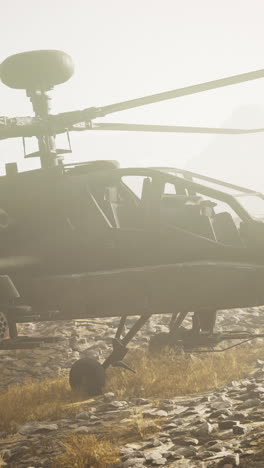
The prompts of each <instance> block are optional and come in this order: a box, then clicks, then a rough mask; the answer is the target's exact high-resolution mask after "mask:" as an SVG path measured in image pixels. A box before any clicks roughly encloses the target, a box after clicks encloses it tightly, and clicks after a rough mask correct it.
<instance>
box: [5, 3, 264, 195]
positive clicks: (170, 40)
mask: <svg viewBox="0 0 264 468" xmlns="http://www.w3.org/2000/svg"><path fill="white" fill-rule="evenodd" d="M263 14H264V4H263V1H262V0H251V1H250V0H231V1H230V0H222V1H221V2H217V1H215V0H199V1H197V0H185V1H183V0H163V1H161V0H133V1H132V0H97V1H90V0H75V1H74V2H73V1H69V0H45V1H44V2H41V1H35V0H34V1H33V0H23V1H21V0H13V1H12V2H2V5H1V19H0V26H1V39H2V40H1V57H0V61H2V60H4V59H5V58H6V57H7V56H9V55H11V54H14V53H17V52H21V51H26V50H32V49H49V48H50V49H61V50H64V51H65V52H67V53H69V54H70V55H71V56H72V58H73V60H74V63H75V75H74V77H73V78H72V79H71V80H70V81H69V82H67V83H66V84H63V85H61V86H58V87H56V88H55V89H54V90H53V91H52V96H53V104H52V111H53V112H54V113H57V112H63V111H67V110H74V109H76V110H77V109H83V108H86V107H90V106H103V105H107V104H112V103H115V102H119V101H122V100H127V99H133V98H137V97H141V96H144V95H148V94H153V93H158V92H162V91H167V90H171V89H176V88H180V87H184V86H187V85H191V84H195V83H200V82H203V81H209V80H214V79H218V78H222V77H225V76H229V75H235V74H238V73H244V72H248V71H253V70H257V69H262V68H264V52H263V43H264V41H263V39H264V31H263V16H264V15H263ZM0 103H1V110H0V115H6V116H8V117H13V116H19V115H31V114H32V110H31V106H30V102H29V101H28V99H27V98H26V96H25V92H24V91H18V90H12V89H9V88H7V87H6V86H4V85H3V84H2V85H1V86H0ZM101 121H105V122H129V123H153V124H164V125H166V124H167V125H192V126H194V125H197V126H216V127H221V126H224V125H226V126H231V127H234V128H243V127H244V128H251V127H264V79H260V80H257V81H253V82H250V83H246V84H239V85H236V86H230V87H228V88H223V89H219V90H215V91H208V92H205V93H200V94H197V95H193V96H187V97H183V98H179V99H175V100H171V101H168V102H164V103H160V104H154V105H149V106H146V107H144V108H138V109H134V110H129V111H125V112H120V113H116V114H113V115H112V116H107V117H105V118H104V119H101ZM71 142H72V147H73V154H72V155H71V156H70V157H69V156H68V157H67V158H66V160H67V161H80V160H82V161H83V160H95V159H117V160H119V161H120V163H121V165H122V166H148V165H157V166H158V165H172V166H176V167H186V166H187V167H188V168H191V169H192V168H193V169H194V170H196V171H203V172H205V173H208V174H212V175H213V176H216V177H219V178H223V179H226V180H233V181H234V182H237V183H241V184H244V185H248V186H251V187H254V186H255V187H256V188H257V189H259V190H262V191H263V192H264V134H263V135H262V134H257V135H254V134H253V135H248V136H245V135H242V136H217V137H214V136H208V135H184V134H162V135H160V134H152V133H146V134H142V133H122V132H113V133H111V132H98V133H95V132H94V133H93V132H89V133H85V134H84V133H82V134H79V133H78V134H72V136H71ZM34 144H36V143H35V142H31V141H29V140H27V145H28V150H31V149H32V147H33V148H34V146H32V145H34ZM63 145H67V140H66V137H65V136H60V137H59V138H58V146H59V147H63ZM1 148H2V151H1V166H0V173H4V163H5V162H7V161H15V160H18V162H19V167H20V169H22V170H25V169H28V168H31V167H35V166H36V161H32V160H28V161H23V147H22V142H21V140H18V139H17V140H13V141H11V140H7V141H2V142H1Z"/></svg>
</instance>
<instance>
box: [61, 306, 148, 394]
mask: <svg viewBox="0 0 264 468" xmlns="http://www.w3.org/2000/svg"><path fill="white" fill-rule="evenodd" d="M150 316H151V314H144V315H142V316H141V317H140V318H139V319H138V320H137V321H136V322H135V323H134V325H133V326H132V327H131V329H130V330H129V331H128V332H127V334H126V335H125V336H124V337H123V338H121V336H122V333H123V331H124V327H125V322H126V317H121V319H120V323H119V326H118V329H117V332H116V336H115V338H113V351H112V353H111V354H110V355H109V356H108V358H106V360H105V361H104V362H103V364H100V363H99V362H98V361H97V360H96V359H92V358H88V357H87V358H86V357H85V358H82V359H79V360H78V361H76V362H75V363H74V364H73V366H72V368H71V370H70V377H69V382H70V386H71V388H72V390H75V391H76V390H77V391H79V392H80V393H82V394H84V395H86V396H94V395H99V394H101V393H103V389H104V386H105V380H106V375H105V373H106V369H107V368H108V367H109V366H113V367H121V368H123V369H127V370H129V371H131V372H135V371H134V370H133V369H131V367H129V366H128V365H127V364H126V363H125V362H123V358H124V357H125V356H126V354H127V352H128V348H127V345H128V343H129V342H130V341H131V340H132V339H133V338H134V336H135V335H136V334H137V332H138V331H139V330H140V329H141V328H142V327H143V325H145V323H146V322H147V321H148V319H149V318H150Z"/></svg>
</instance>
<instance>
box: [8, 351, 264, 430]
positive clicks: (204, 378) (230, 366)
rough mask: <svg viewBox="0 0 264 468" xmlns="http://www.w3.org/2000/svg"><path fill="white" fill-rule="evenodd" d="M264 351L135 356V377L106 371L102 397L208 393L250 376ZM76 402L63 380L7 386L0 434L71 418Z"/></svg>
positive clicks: (132, 357) (132, 355) (131, 357)
mask: <svg viewBox="0 0 264 468" xmlns="http://www.w3.org/2000/svg"><path fill="white" fill-rule="evenodd" d="M263 351H264V346H263V345H262V346H257V347H240V348H236V349H234V350H232V351H227V352H225V353H221V354H203V355H198V357H192V356H189V355H184V356H180V355H179V354H177V353H175V352H172V351H168V352H166V353H163V354H162V355H161V356H159V357H158V358H154V357H151V356H149V355H148V353H143V352H142V351H133V352H131V353H130V355H128V358H127V362H129V364H130V365H131V367H135V368H136V370H137V374H136V375H134V374H131V373H130V372H127V371H123V370H121V369H118V368H115V369H114V368H112V369H110V370H109V380H108V384H107V388H106V391H113V392H115V394H116V395H117V397H118V398H131V397H146V398H156V399H159V398H173V397H176V396H181V395H187V394H193V393H197V392H202V391H207V390H212V389H215V388H217V387H219V386H221V385H224V384H225V383H227V382H230V381H231V380H236V379H239V378H241V377H243V376H245V375H246V374H248V372H249V371H250V370H251V369H252V368H253V363H254V361H255V360H256V359H257V358H258V357H260V356H262V355H263ZM76 401H78V396H77V395H74V394H72V392H71V389H70V387H69V384H68V382H67V379H66V378H58V379H53V380H52V379H47V380H43V381H40V382H39V381H27V382H25V383H24V384H23V385H17V386H10V387H9V389H8V390H7V391H5V392H2V393H1V394H0V431H6V432H12V431H15V430H17V426H18V425H20V424H24V423H25V422H27V421H35V420H38V421H41V420H47V419H50V420H52V419H59V418H61V417H64V416H66V415H69V414H74V413H76V412H78V411H79V410H80V407H79V406H75V405H74V404H73V405H72V403H73V402H76Z"/></svg>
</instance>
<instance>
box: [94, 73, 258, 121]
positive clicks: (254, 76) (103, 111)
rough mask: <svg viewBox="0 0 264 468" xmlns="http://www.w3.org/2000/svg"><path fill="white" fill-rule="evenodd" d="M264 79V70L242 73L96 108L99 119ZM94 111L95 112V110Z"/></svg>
mask: <svg viewBox="0 0 264 468" xmlns="http://www.w3.org/2000/svg"><path fill="white" fill-rule="evenodd" d="M263 77H264V69H262V70H256V71H253V72H248V73H242V74H240V75H234V76H229V77H227V78H221V79H219V80H214V81H207V82H205V83H200V84H197V85H193V86H187V87H185V88H180V89H175V90H173V91H167V92H165V93H158V94H152V95H151V96H145V97H142V98H137V99H132V100H129V101H123V102H118V103H116V104H111V105H109V106H104V107H99V108H97V109H96V108H95V109H96V110H97V117H99V116H100V117H103V116H104V115H107V114H112V113H114V112H120V111H123V110H127V109H132V108H134V107H140V106H145V105H147V104H154V103H155V102H161V101H167V100H169V99H174V98H177V97H182V96H187V95H190V94H196V93H202V92H204V91H209V90H211V89H217V88H223V87H225V86H230V85H234V84H238V83H244V82H246V81H252V80H258V79H259V78H263ZM95 109H94V110H95Z"/></svg>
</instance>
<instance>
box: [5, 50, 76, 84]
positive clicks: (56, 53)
mask: <svg viewBox="0 0 264 468" xmlns="http://www.w3.org/2000/svg"><path fill="white" fill-rule="evenodd" d="M73 73H74V65H73V61H72V59H71V57H70V56H69V55H68V54H66V53H65V52H62V51H60V50H31V51H29V52H22V53H20V54H16V55H11V56H10V57H7V58H6V59H5V60H4V61H3V62H2V64H1V65H0V77H1V80H2V82H3V83H4V84H5V85H7V86H9V87H10V88H15V89H26V90H43V91H46V90H48V89H51V88H53V86H55V85H58V84H61V83H64V82H65V81H67V80H69V79H70V78H71V76H72V75H73Z"/></svg>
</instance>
